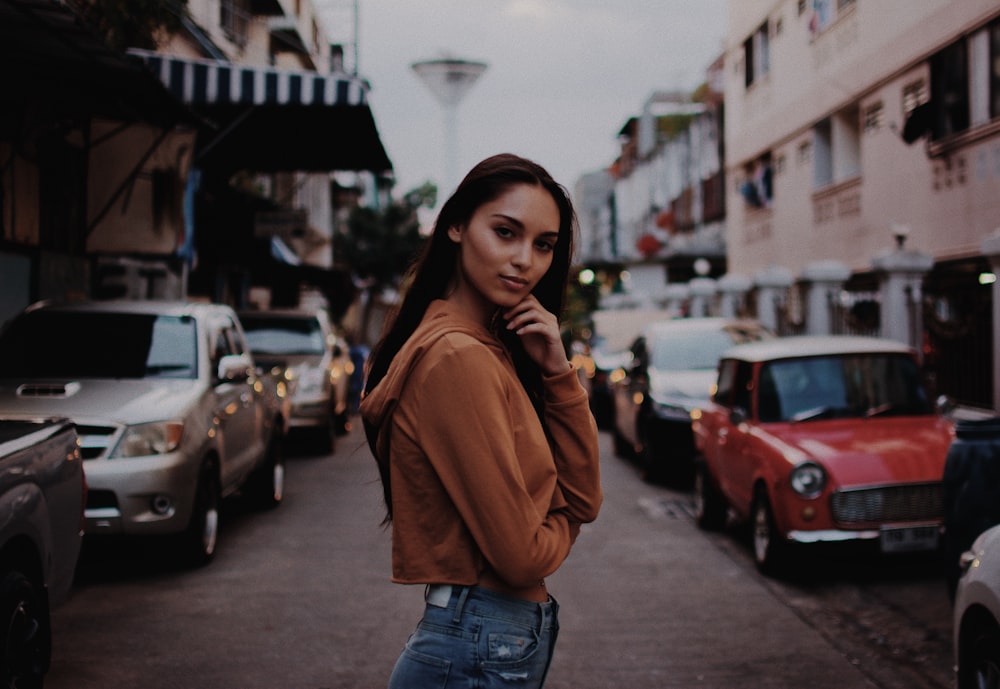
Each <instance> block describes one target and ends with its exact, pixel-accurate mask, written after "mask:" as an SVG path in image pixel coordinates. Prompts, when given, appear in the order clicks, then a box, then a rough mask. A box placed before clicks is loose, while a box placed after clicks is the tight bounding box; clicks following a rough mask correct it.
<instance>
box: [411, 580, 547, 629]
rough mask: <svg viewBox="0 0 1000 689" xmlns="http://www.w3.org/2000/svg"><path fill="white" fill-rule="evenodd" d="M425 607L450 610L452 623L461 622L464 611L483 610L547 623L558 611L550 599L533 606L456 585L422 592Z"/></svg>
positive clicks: (512, 617) (477, 588)
mask: <svg viewBox="0 0 1000 689" xmlns="http://www.w3.org/2000/svg"><path fill="white" fill-rule="evenodd" d="M424 599H425V600H426V602H427V605H429V606H432V607H435V608H443V609H448V610H453V611H454V613H455V615H454V617H455V619H456V620H457V619H460V618H461V616H462V612H463V610H465V609H471V610H473V611H477V612H478V611H479V610H478V609H480V608H482V609H483V610H485V611H488V613H487V614H490V615H492V616H500V617H505V618H508V619H511V620H518V619H521V620H534V621H538V620H546V619H552V617H553V616H554V615H555V614H556V612H557V611H558V609H559V607H558V603H557V602H556V600H555V598H553V597H552V596H549V600H548V602H546V603H536V602H534V601H530V600H525V599H523V598H515V597H514V596H508V595H505V594H503V593H498V592H496V591H492V590H490V589H487V588H483V587H482V586H458V585H455V584H430V585H428V586H427V589H426V590H425V592H424Z"/></svg>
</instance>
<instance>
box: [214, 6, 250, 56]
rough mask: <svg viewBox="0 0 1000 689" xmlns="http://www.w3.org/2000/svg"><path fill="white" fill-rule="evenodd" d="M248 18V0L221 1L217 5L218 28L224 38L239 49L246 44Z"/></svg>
mask: <svg viewBox="0 0 1000 689" xmlns="http://www.w3.org/2000/svg"><path fill="white" fill-rule="evenodd" d="M249 17H250V7H249V0H222V1H221V2H220V3H219V27H220V28H221V29H222V33H224V34H225V35H226V38H228V39H229V40H231V41H232V42H233V43H235V44H236V45H238V46H241V47H242V46H245V45H246V44H247V40H248V37H247V33H248V25H249Z"/></svg>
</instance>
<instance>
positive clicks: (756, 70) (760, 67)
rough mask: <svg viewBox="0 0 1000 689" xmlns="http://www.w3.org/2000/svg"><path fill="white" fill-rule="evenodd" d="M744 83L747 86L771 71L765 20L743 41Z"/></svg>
mask: <svg viewBox="0 0 1000 689" xmlns="http://www.w3.org/2000/svg"><path fill="white" fill-rule="evenodd" d="M743 64H744V70H745V72H744V83H745V85H746V87H747V88H749V87H750V85H751V84H753V83H754V82H755V81H760V80H761V79H762V78H763V77H764V75H766V74H767V73H768V72H770V71H771V49H770V39H769V36H768V23H767V22H764V23H763V24H761V25H760V28H759V29H757V30H756V31H755V32H754V33H753V34H752V35H751V36H750V37H749V38H747V40H745V41H744V42H743Z"/></svg>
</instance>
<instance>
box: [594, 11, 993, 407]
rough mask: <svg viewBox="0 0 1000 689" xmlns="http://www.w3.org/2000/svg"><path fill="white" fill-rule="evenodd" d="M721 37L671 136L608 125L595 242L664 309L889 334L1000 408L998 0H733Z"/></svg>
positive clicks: (934, 373) (961, 391)
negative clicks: (605, 188) (610, 139)
mask: <svg viewBox="0 0 1000 689" xmlns="http://www.w3.org/2000/svg"><path fill="white" fill-rule="evenodd" d="M726 46H727V47H726V49H725V52H724V54H723V56H722V57H721V58H720V60H719V61H718V62H717V63H716V64H715V65H713V66H712V69H710V70H709V76H708V81H707V84H708V85H709V86H711V85H713V84H714V85H715V87H714V88H709V91H715V92H719V93H720V97H719V99H718V104H717V105H714V106H713V107H712V108H711V109H707V110H706V111H705V112H704V113H703V114H699V115H698V116H696V117H695V118H693V119H692V120H691V121H690V123H689V126H688V127H687V129H686V130H685V132H684V135H683V136H672V137H661V138H659V139H658V140H656V143H655V145H653V146H652V148H650V147H649V141H650V139H649V137H648V136H647V135H645V134H643V133H642V123H643V121H644V120H647V121H648V118H646V117H645V116H644V115H640V116H638V117H637V118H633V121H630V123H629V124H627V125H626V127H625V128H624V129H623V130H622V131H621V132H619V137H620V139H621V140H622V144H623V145H622V153H621V157H620V158H619V160H617V161H615V163H614V164H613V165H611V166H609V171H610V173H611V174H612V176H613V177H614V178H615V185H614V191H613V194H612V197H611V198H610V199H609V201H608V202H607V204H606V207H607V209H608V210H607V212H606V213H605V216H607V219H606V220H604V221H603V222H604V223H605V225H604V226H603V227H602V228H601V229H599V230H597V231H598V232H601V233H603V234H605V235H610V237H611V238H610V239H609V240H608V241H607V242H604V243H603V244H600V245H595V246H602V247H603V246H608V245H611V246H616V247H618V248H619V251H618V253H617V254H612V255H610V256H609V255H605V257H604V258H605V259H608V258H612V257H613V258H614V259H615V260H617V261H618V265H619V267H620V268H621V269H623V270H625V271H626V272H628V273H638V274H641V275H643V276H644V277H643V279H642V280H640V281H636V280H634V279H633V285H632V287H633V288H636V287H637V288H638V289H639V290H641V291H643V292H644V293H645V297H646V301H648V300H649V299H650V298H652V301H654V302H655V303H656V304H657V305H659V306H661V307H664V308H665V309H666V310H667V311H669V312H671V313H677V312H682V313H688V314H692V315H699V314H701V313H706V312H710V313H714V314H723V315H748V316H754V317H757V318H758V319H760V320H761V321H762V322H764V324H765V325H768V326H770V327H772V328H773V329H774V330H776V331H777V332H779V333H781V334H796V333H843V332H851V333H861V334H873V335H882V336H886V337H891V338H894V339H898V340H901V341H903V342H906V343H908V344H910V345H911V346H913V347H915V348H916V349H917V350H918V351H919V352H920V353H921V355H922V357H923V362H924V366H925V371H926V373H927V376H928V379H929V381H930V382H931V384H932V386H933V389H934V390H935V391H936V392H937V393H939V394H946V395H948V396H950V397H952V398H954V399H956V400H957V401H959V402H960V403H963V404H965V405H969V406H978V407H983V408H993V409H1000V349H998V347H997V346H996V344H995V343H997V342H1000V334H998V333H997V330H998V328H1000V313H998V312H1000V295H998V294H997V292H998V290H1000V286H998V285H1000V283H998V282H997V280H996V276H997V274H998V273H1000V256H998V254H1000V193H998V192H1000V6H998V5H997V4H996V2H993V1H991V0H963V2H960V3H956V2H951V1H949V0H733V1H732V2H730V3H729V25H728V29H727V40H726ZM693 100H694V99H693ZM706 102H712V101H706ZM713 125H714V126H716V127H717V130H716V131H717V137H718V141H717V143H716V144H713V145H704V144H701V145H698V144H696V143H695V141H699V140H700V141H703V142H705V141H710V140H711V137H710V136H709V135H708V134H707V132H710V131H711V127H712V126H713ZM700 130H702V131H700ZM704 130H707V131H704ZM668 161H669V162H668ZM719 161H721V162H719ZM656 170H661V171H663V172H662V173H656V172H655V171H656ZM666 170H673V171H678V170H681V171H683V170H688V171H696V172H695V174H690V175H688V176H687V177H685V176H684V175H683V174H681V175H677V174H674V175H673V176H671V175H670V174H668V173H666V172H665V171H666ZM715 170H718V174H717V175H716V174H713V172H714V171H715ZM676 180H683V181H682V182H681V183H680V184H678V183H677V181H676ZM716 189H718V190H719V193H718V194H716V195H714V196H713V190H716ZM699 190H700V191H701V195H700V199H701V201H700V202H699V201H698V199H699V195H698V192H699ZM713 199H715V200H714V201H713ZM667 202H669V206H668V205H667ZM687 208H692V209H696V210H697V209H701V215H700V216H699V215H698V213H697V212H695V213H691V214H686V213H685V209H687ZM709 209H713V210H709ZM591 215H592V216H593V217H595V218H600V217H603V216H601V215H599V214H593V213H591ZM658 220H659V221H660V222H659V223H658V222H657V221H658ZM692 221H693V222H692ZM658 225H659V226H661V227H666V228H670V230H671V231H668V232H666V233H663V232H660V231H659V230H658ZM637 232H638V233H640V237H641V236H642V234H641V233H645V234H652V235H653V236H654V237H655V238H656V239H658V240H659V241H657V242H652V241H647V242H646V248H647V249H649V250H650V253H649V255H646V256H639V257H637V256H636V255H635V250H636V248H637V246H638V244H637V241H636V240H637V236H636V233H637ZM715 234H717V235H718V237H719V238H720V241H719V242H718V244H719V246H720V247H721V248H720V249H719V251H720V252H721V253H722V255H723V257H724V258H723V260H721V261H715V260H713V254H712V241H706V240H711V239H714V236H715ZM685 254H686V255H688V256H689V257H690V258H693V259H694V262H693V263H692V265H695V264H697V263H700V264H701V270H698V271H694V272H693V275H692V271H690V270H687V271H686V270H685V269H684V263H683V262H682V261H679V260H677V257H678V256H682V255H685ZM586 260H587V257H584V261H585V262H586ZM591 260H592V261H597V260H598V258H597V257H591ZM627 291H628V290H626V292H627ZM633 291H635V289H633ZM605 303H606V305H607V306H612V307H613V306H617V305H626V306H628V305H635V304H636V303H643V300H642V299H637V298H635V295H632V296H631V297H630V298H627V299H625V298H623V297H621V296H620V295H615V294H611V295H609V296H608V298H607V299H606V301H605ZM692 304H696V305H697V308H696V309H692Z"/></svg>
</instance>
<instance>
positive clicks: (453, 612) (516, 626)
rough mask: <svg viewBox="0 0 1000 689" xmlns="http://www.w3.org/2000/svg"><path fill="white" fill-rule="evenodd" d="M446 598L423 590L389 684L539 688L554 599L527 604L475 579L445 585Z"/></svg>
mask: <svg viewBox="0 0 1000 689" xmlns="http://www.w3.org/2000/svg"><path fill="white" fill-rule="evenodd" d="M446 597H447V601H446V602H445V601H444V600H443V599H441V600H434V598H436V596H432V597H428V602H427V606H426V608H425V610H424V616H423V617H422V618H421V620H420V623H419V624H418V625H417V628H416V630H415V631H414V632H413V634H411V635H410V638H409V639H408V640H407V642H406V647H405V648H404V649H403V652H402V653H401V654H400V656H399V660H397V661H396V666H395V668H394V669H393V671H392V677H391V678H390V679H389V689H450V688H457V687H462V688H463V689H467V688H470V687H475V688H477V689H511V688H513V687H517V688H518V689H541V687H542V685H543V684H544V683H545V675H546V673H547V672H548V670H549V663H550V662H551V661H552V650H553V648H554V647H555V643H556V636H557V635H558V632H559V621H558V618H557V615H558V611H559V604H558V603H557V602H556V601H555V599H554V598H552V597H549V602H548V603H533V602H531V601H527V600H522V599H520V598H512V597H510V596H505V595H503V594H500V593H496V592H494V591H490V590H489V589H485V588H482V587H479V586H452V587H451V594H450V596H446ZM442 606H444V607H442Z"/></svg>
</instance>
